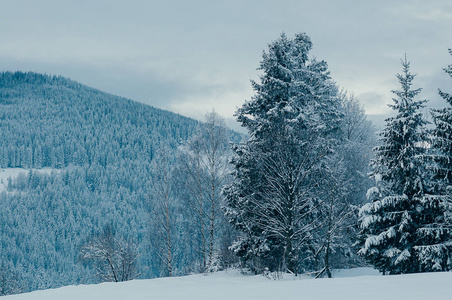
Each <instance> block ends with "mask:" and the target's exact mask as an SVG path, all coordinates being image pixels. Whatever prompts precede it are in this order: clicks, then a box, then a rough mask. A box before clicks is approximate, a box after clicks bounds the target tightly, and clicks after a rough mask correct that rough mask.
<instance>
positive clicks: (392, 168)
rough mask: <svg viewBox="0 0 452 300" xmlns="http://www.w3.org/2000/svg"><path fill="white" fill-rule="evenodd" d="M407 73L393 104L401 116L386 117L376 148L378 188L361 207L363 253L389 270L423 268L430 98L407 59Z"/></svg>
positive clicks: (375, 161)
mask: <svg viewBox="0 0 452 300" xmlns="http://www.w3.org/2000/svg"><path fill="white" fill-rule="evenodd" d="M402 67H403V72H402V74H397V79H398V80H399V82H400V84H401V89H400V90H395V91H392V92H393V93H394V94H395V96H396V97H395V98H393V101H394V104H392V105H390V107H391V108H392V109H394V110H395V111H396V112H397V115H396V116H395V117H392V118H388V119H387V120H386V127H385V128H384V130H383V131H382V132H381V134H380V135H381V137H380V142H381V145H380V146H378V147H376V148H375V152H376V158H375V160H374V161H373V168H374V171H373V177H374V178H375V180H376V183H377V186H375V187H373V188H371V189H369V191H368V199H369V200H370V201H371V202H370V203H367V204H365V205H364V206H363V207H362V208H361V210H360V213H359V214H360V222H361V249H360V251H359V253H360V254H361V255H363V256H364V257H365V258H366V259H367V260H368V261H369V262H370V263H372V264H373V265H374V266H375V267H376V268H377V269H379V270H380V271H382V272H383V273H385V272H389V273H390V274H397V273H412V272H417V271H419V257H417V255H416V253H415V246H417V245H420V244H422V241H421V240H420V239H419V228H420V227H422V226H421V224H420V222H421V221H422V217H421V215H422V212H421V211H422V207H423V202H425V198H426V197H427V198H428V196H427V195H426V192H427V187H426V182H425V179H424V177H423V175H424V174H425V168H424V165H425V164H424V162H423V160H422V159H420V156H421V155H422V154H423V153H424V151H425V144H424V139H423V129H424V125H425V124H426V121H425V120H424V119H423V116H422V114H421V113H420V112H419V110H420V109H421V108H423V107H424V103H425V102H426V101H425V100H422V101H419V100H415V97H416V96H417V95H418V94H419V93H420V92H421V89H420V88H418V89H412V81H413V79H414V77H415V75H413V74H411V73H410V71H409V68H410V64H409V62H408V61H407V60H406V57H405V59H404V60H402Z"/></svg>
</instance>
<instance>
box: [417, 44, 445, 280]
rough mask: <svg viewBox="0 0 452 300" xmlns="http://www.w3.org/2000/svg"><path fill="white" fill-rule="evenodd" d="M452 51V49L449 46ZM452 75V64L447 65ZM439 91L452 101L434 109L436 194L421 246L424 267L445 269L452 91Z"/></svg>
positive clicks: (432, 141) (433, 190) (432, 161)
mask: <svg viewBox="0 0 452 300" xmlns="http://www.w3.org/2000/svg"><path fill="white" fill-rule="evenodd" d="M449 53H450V54H451V55H452V49H449ZM444 71H445V72H446V74H448V75H449V76H450V77H452V65H449V66H448V67H447V68H445V69H444ZM439 94H440V96H441V97H442V98H444V100H446V101H447V103H448V104H449V106H448V107H445V108H442V109H433V110H432V119H433V123H434V125H435V126H434V128H433V129H432V130H431V135H430V139H431V149H432V150H431V153H430V154H429V155H428V156H427V157H428V158H430V159H431V160H430V162H431V170H430V173H431V175H432V177H433V180H432V184H431V189H432V192H434V193H435V194H436V196H435V197H431V199H430V201H429V202H426V203H425V204H427V207H426V209H425V213H424V216H425V217H424V218H425V219H426V223H427V226H424V228H423V233H424V235H425V237H426V239H428V243H427V244H426V245H423V246H420V247H418V249H419V252H420V253H419V255H420V257H421V259H422V268H423V269H425V270H432V271H445V270H450V269H451V268H452V262H450V261H449V260H450V256H451V255H452V230H451V224H452V216H451V213H452V198H451V186H452V107H451V105H452V95H451V94H448V93H446V92H443V91H441V90H439Z"/></svg>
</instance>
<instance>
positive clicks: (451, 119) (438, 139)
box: [432, 49, 452, 188]
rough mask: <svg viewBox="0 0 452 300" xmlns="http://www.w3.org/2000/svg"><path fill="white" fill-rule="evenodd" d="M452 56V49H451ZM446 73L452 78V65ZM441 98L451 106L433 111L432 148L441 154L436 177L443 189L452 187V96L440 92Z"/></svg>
mask: <svg viewBox="0 0 452 300" xmlns="http://www.w3.org/2000/svg"><path fill="white" fill-rule="evenodd" d="M449 52H450V54H451V55H452V49H449ZM444 71H445V72H446V73H447V74H448V75H449V76H450V77H452V64H451V65H449V66H448V67H447V68H445V69H444ZM439 94H440V96H441V97H442V98H443V99H444V100H446V101H447V103H448V104H449V106H447V107H445V108H442V109H434V110H432V119H433V123H434V124H435V128H434V129H433V130H432V147H433V148H434V149H437V150H438V151H439V153H438V154H437V155H435V156H433V157H434V159H435V162H436V163H437V165H436V166H437V168H436V169H435V173H436V174H435V175H436V176H437V178H438V179H441V180H442V183H443V185H445V186H443V188H445V187H446V186H448V185H452V184H451V183H452V106H451V105H452V95H451V94H449V93H446V92H443V91H441V90H439Z"/></svg>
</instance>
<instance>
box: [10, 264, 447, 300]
mask: <svg viewBox="0 0 452 300" xmlns="http://www.w3.org/2000/svg"><path fill="white" fill-rule="evenodd" d="M368 271H369V270H368V269H367V270H362V269H358V270H356V269H355V270H349V271H347V272H348V273H349V274H355V275H363V274H364V273H366V272H368ZM347 272H345V273H347ZM345 273H344V272H343V273H342V274H343V275H344V276H345V275H346V274H345ZM374 274H375V273H374ZM451 282H452V273H424V274H411V275H398V276H395V275H394V276H375V275H372V276H369V275H363V276H357V277H342V278H332V279H327V278H325V279H298V278H296V279H295V278H294V277H291V276H284V279H283V280H269V279H266V278H264V277H263V276H245V275H241V274H240V273H239V272H238V271H229V272H220V273H215V274H209V275H191V276H184V277H174V278H159V279H150V280H134V281H128V282H122V283H102V284H98V285H81V286H67V287H63V288H59V289H53V290H44V291H36V292H32V293H27V294H21V295H14V296H7V297H5V298H3V299H5V300H9V299H11V300H44V299H45V300H81V299H84V300H85V299H86V300H101V299H108V300H120V299H121V300H123V299H134V300H139V299H158V300H182V299H183V300H204V299H206V300H207V299H209V300H231V299H234V300H236V299H247V300H248V299H259V300H262V299H269V300H270V299H271V300H275V299H339V300H340V299H347V300H348V299H366V300H367V299H449V297H450V295H452V284H450V283H451Z"/></svg>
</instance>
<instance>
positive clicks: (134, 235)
mask: <svg viewBox="0 0 452 300" xmlns="http://www.w3.org/2000/svg"><path fill="white" fill-rule="evenodd" d="M263 50H264V51H263V53H262V56H261V58H260V63H259V65H258V66H256V67H257V68H258V69H257V71H256V73H257V75H258V77H257V79H256V80H251V86H252V91H253V95H252V96H251V97H250V98H249V99H246V100H245V101H244V102H243V104H242V105H241V106H240V107H238V108H237V110H236V112H235V115H234V117H235V118H236V120H237V122H238V123H239V124H240V126H241V128H242V129H243V132H240V133H239V132H236V131H234V130H232V129H230V128H229V127H227V126H226V122H225V120H224V118H223V117H222V116H221V109H217V108H215V107H213V108H212V110H209V111H207V112H206V114H205V117H204V120H203V121H196V120H194V119H192V118H189V117H185V116H182V115H180V114H176V113H173V112H170V111H167V110H162V109H158V108H154V107H152V106H149V105H146V104H142V103H139V102H135V101H132V100H129V99H126V98H122V97H119V96H114V95H112V94H108V93H105V92H102V91H100V90H97V89H95V88H91V87H88V86H85V85H83V84H80V83H78V82H75V81H73V80H70V79H68V78H65V77H62V76H54V75H47V74H40V73H36V72H11V71H5V72H2V73H0V133H1V134H0V203H1V206H2V208H1V209H0V295H8V294H15V293H22V292H29V291H33V290H40V289H48V288H56V287H61V286H65V285H73V284H87V283H99V282H105V281H113V282H119V281H127V280H132V279H147V278H155V277H172V276H181V275H188V274H195V273H211V272H217V271H220V270H225V269H230V268H237V269H241V270H247V271H249V272H251V273H253V274H264V275H266V276H271V277H274V278H277V277H278V276H279V275H278V274H283V273H285V274H286V273H291V274H294V275H295V276H298V275H307V276H311V277H314V278H321V277H332V272H333V270H334V269H348V268H354V267H363V266H371V267H373V268H375V269H377V270H378V271H379V272H381V273H382V274H385V275H391V274H407V273H420V272H437V271H450V270H451V269H452V49H449V54H450V56H449V58H450V60H449V61H445V62H444V65H443V68H444V69H443V70H439V71H441V72H442V73H443V75H444V77H446V78H447V80H449V81H448V82H449V87H450V88H449V89H439V90H438V94H437V97H438V98H440V99H441V101H442V104H443V105H442V107H441V108H436V107H435V108H432V107H430V106H429V101H428V99H424V98H423V91H422V88H423V87H422V86H420V85H419V83H418V81H417V76H416V64H417V62H416V61H412V62H410V60H409V53H408V54H407V55H403V53H402V55H403V56H402V55H401V59H400V65H399V66H398V67H399V72H398V73H397V74H394V75H395V76H394V77H393V78H387V79H388V80H393V82H394V85H397V86H398V88H397V89H395V90H393V91H391V93H392V95H393V98H392V100H391V104H390V108H391V111H392V113H391V116H390V117H388V118H387V119H386V120H385V123H384V125H383V127H382V128H377V126H375V125H374V124H373V123H372V122H371V121H370V120H369V119H368V117H367V115H366V112H365V110H364V106H363V105H362V104H361V103H360V99H359V98H358V97H356V96H355V95H354V94H353V92H352V91H347V90H346V89H344V88H343V87H340V86H339V85H338V84H337V83H336V81H335V79H334V78H332V75H331V73H330V70H329V67H328V64H327V62H326V61H324V60H321V59H318V58H316V56H315V46H314V45H313V43H312V41H311V38H310V36H308V35H307V34H306V33H297V34H295V35H288V34H285V33H282V34H280V35H279V36H276V37H275V39H274V40H273V41H271V42H270V43H269V44H268V47H267V48H265V49H263ZM444 51H445V52H447V49H444ZM258 55H259V53H256V56H258ZM421 75H422V74H420V75H419V76H421ZM433 88H435V89H436V88H438V87H436V86H433Z"/></svg>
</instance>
